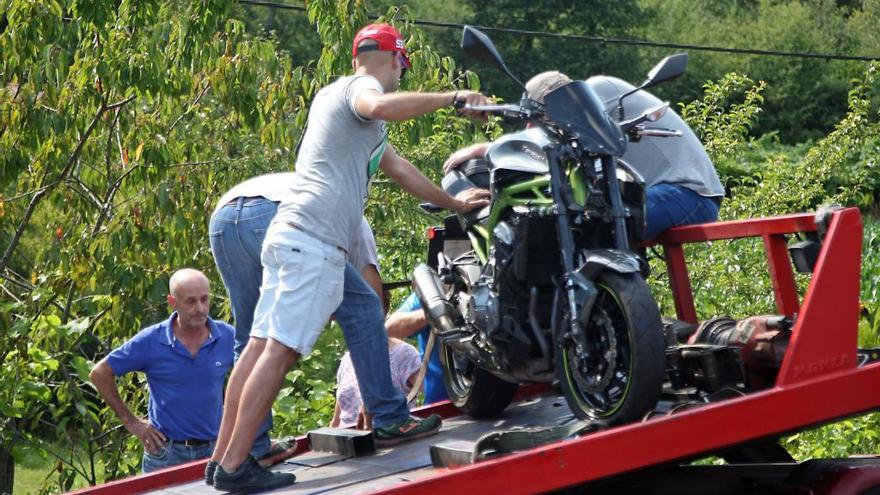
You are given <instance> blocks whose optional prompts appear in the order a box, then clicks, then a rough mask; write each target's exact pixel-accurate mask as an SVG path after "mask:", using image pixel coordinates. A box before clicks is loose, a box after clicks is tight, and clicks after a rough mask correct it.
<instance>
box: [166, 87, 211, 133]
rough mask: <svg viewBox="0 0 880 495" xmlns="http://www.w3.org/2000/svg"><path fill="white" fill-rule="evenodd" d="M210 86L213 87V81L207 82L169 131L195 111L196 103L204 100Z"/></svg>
mask: <svg viewBox="0 0 880 495" xmlns="http://www.w3.org/2000/svg"><path fill="white" fill-rule="evenodd" d="M210 87H211V81H208V82H207V83H205V87H204V88H202V91H201V92H200V93H199V95H198V96H196V99H195V100H193V102H192V103H190V104H189V105H188V106H187V107H186V110H184V112H183V113H182V114H180V116H179V117H177V118H176V119H174V122H173V123H172V124H171V127H169V128H168V131H169V132H170V131H172V130H173V129H174V128H175V127H177V124H178V123H180V121H181V120H182V119H183V118H184V117H186V116H187V115H189V114H190V112H192V111H193V109H194V108H195V107H196V105H198V104H199V102H200V101H201V100H202V97H203V96H205V94H206V93H207V92H208V89H209V88H210Z"/></svg>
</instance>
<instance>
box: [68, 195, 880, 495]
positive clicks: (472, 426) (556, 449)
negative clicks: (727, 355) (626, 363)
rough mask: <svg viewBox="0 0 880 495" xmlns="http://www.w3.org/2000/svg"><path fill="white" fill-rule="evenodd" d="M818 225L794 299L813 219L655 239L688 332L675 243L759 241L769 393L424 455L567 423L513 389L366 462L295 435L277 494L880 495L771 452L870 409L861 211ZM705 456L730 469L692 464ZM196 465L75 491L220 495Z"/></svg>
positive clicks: (666, 406) (865, 469) (750, 223)
mask: <svg viewBox="0 0 880 495" xmlns="http://www.w3.org/2000/svg"><path fill="white" fill-rule="evenodd" d="M827 219H828V222H827V232H826V233H825V235H824V239H823V240H822V242H821V246H820V247H819V249H818V251H817V257H816V258H815V259H814V263H813V264H812V266H813V269H812V276H811V278H810V281H809V286H808V287H807V289H806V292H805V293H804V295H803V298H802V299H801V298H800V297H799V295H798V291H797V286H796V279H795V275H794V270H793V268H792V259H791V257H790V253H789V243H788V239H789V237H790V236H791V235H792V234H796V233H813V232H816V230H817V225H816V218H815V216H814V215H813V214H795V215H787V216H780V217H773V218H765V219H753V220H741V221H730V222H718V223H713V224H704V225H696V226H688V227H681V228H676V229H672V230H670V231H668V232H667V233H665V234H664V235H663V236H662V237H661V238H660V239H658V240H657V244H658V245H659V246H660V247H661V248H662V250H663V253H664V257H665V261H666V264H667V269H668V274H669V280H670V283H671V289H672V293H673V295H674V299H675V307H676V312H677V316H678V319H679V320H682V321H685V322H691V323H697V313H696V310H695V306H694V294H693V293H692V289H691V282H690V277H689V274H688V269H687V264H686V261H685V251H684V246H685V245H687V244H691V243H700V242H708V241H721V240H726V239H741V238H749V237H752V238H761V239H762V241H763V247H764V251H765V253H766V259H767V265H768V268H769V276H770V280H771V281H772V285H773V291H774V296H775V301H776V307H777V311H778V313H779V314H780V315H786V316H789V317H792V318H793V319H794V322H795V323H794V326H793V328H792V329H791V335H790V338H789V341H788V345H787V348H786V350H785V354H784V356H783V358H782V362H781V365H780V367H779V369H778V373H777V374H776V379H775V383H774V384H773V385H772V386H770V387H768V388H765V389H762V390H760V391H756V392H751V393H746V394H741V395H737V396H732V397H730V398H726V399H723V400H718V401H711V402H707V403H702V404H697V405H689V406H688V407H677V405H676V404H670V403H664V402H663V401H661V404H660V405H659V406H658V410H657V411H656V412H655V414H652V415H650V417H648V418H647V419H645V420H644V421H642V422H639V423H633V424H627V425H623V426H617V427H614V428H609V429H603V430H599V431H595V432H592V433H588V434H585V435H582V436H578V437H575V438H569V439H564V440H560V441H556V442H552V443H548V444H545V445H541V446H538V447H534V448H530V449H527V450H523V451H519V452H515V453H511V454H508V455H501V456H497V457H491V458H488V459H485V460H482V461H480V462H475V463H472V464H466V465H460V466H452V467H448V466H447V467H435V465H434V464H435V463H436V459H435V460H434V463H432V456H431V454H430V451H431V450H432V449H431V447H432V446H435V447H436V446H437V445H438V444H445V445H455V444H456V442H458V443H459V444H463V445H467V442H472V441H473V440H475V439H476V438H478V437H480V436H483V435H485V434H486V433H488V432H493V431H511V430H516V429H517V428H520V429H522V428H529V427H531V428H534V427H541V426H547V425H562V424H564V423H565V422H566V421H569V420H570V419H571V418H570V416H571V414H570V411H568V409H567V407H566V406H565V403H564V401H563V400H562V399H561V398H560V397H558V396H557V394H556V393H555V392H554V391H553V390H552V389H547V388H534V387H522V388H521V392H520V396H519V398H518V399H517V402H515V403H514V404H512V405H511V406H509V407H508V408H507V409H506V410H505V411H504V412H503V413H502V414H501V415H500V416H499V417H498V418H495V419H492V420H481V421H477V420H474V419H471V418H469V417H466V416H462V415H460V413H459V412H458V411H457V410H456V409H455V408H454V407H453V406H452V405H451V404H450V403H448V402H443V403H438V404H434V405H431V406H426V407H423V408H421V409H418V410H416V411H415V414H419V415H426V414H431V413H439V414H441V415H442V416H444V417H445V418H446V419H445V422H444V427H443V430H442V431H441V432H440V433H439V434H438V435H436V436H433V437H429V438H425V439H422V440H419V441H415V442H412V443H409V444H404V445H401V446H398V447H395V448H393V449H383V450H379V451H377V452H374V453H369V454H368V455H361V454H358V453H357V452H338V451H337V452H321V451H318V450H312V449H310V448H309V441H308V437H302V438H300V439H299V443H300V448H301V451H302V452H303V453H302V454H300V455H297V456H295V457H293V458H291V459H288V460H286V461H284V462H283V463H281V464H278V465H276V466H275V467H274V468H273V469H276V470H282V471H292V472H295V473H296V475H297V478H298V480H297V483H296V484H294V485H292V486H290V487H288V488H285V489H280V490H277V491H275V492H273V493H279V494H294V493H296V494H299V493H334V494H337V493H374V494H387V495H390V494H435V493H436V494H443V495H448V494H455V495H463V494H482V493H503V494H505V495H513V494H518V493H523V494H525V493H547V492H563V493H584V494H611V493H613V494H615V495H619V494H621V493H651V494H667V493H668V494H673V493H675V494H710V493H711V494H728V493H731V494H732V493H739V494H742V493H746V494H805V495H806V494H815V495H831V494H833V495H849V494H875V493H880V458H878V457H873V456H866V457H859V458H847V459H815V460H810V461H806V462H802V463H798V462H795V461H794V460H793V459H791V458H790V457H789V456H788V454H787V453H786V452H785V451H784V449H782V448H781V447H779V444H778V443H777V439H778V438H780V437H781V436H784V435H789V434H792V433H795V432H798V431H801V430H805V429H809V428H813V427H816V426H818V425H821V424H824V423H829V422H833V421H835V420H839V419H841V418H845V417H851V416H856V415H860V414H865V413H868V412H871V411H873V410H877V409H880V387H878V384H880V363H877V362H876V361H875V358H876V356H872V355H870V354H867V355H866V354H865V353H861V354H860V353H859V352H858V349H857V337H858V319H859V283H860V282H859V281H860V268H861V245H862V221H861V217H860V214H859V211H858V210H857V209H855V208H847V209H840V210H837V211H834V212H833V213H830V214H829V216H828V217H827ZM875 387H876V388H875ZM435 450H436V449H435ZM712 455H714V456H718V457H720V458H723V459H725V460H727V461H728V462H727V463H726V464H723V465H696V464H693V463H692V461H693V460H695V459H700V458H704V457H706V456H712ZM446 464H449V463H446ZM204 465H205V461H196V462H193V463H190V464H185V465H181V466H177V467H172V468H168V469H165V470H162V471H159V472H155V473H151V474H147V475H142V476H135V477H132V478H127V479H123V480H119V481H114V482H111V483H107V484H104V485H100V486H94V487H90V488H86V489H82V490H79V491H76V492H73V493H75V494H80V495H84V494H92V495H118V494H135V493H153V494H164V495H172V494H178V495H183V494H189V495H196V494H212V493H217V492H216V491H215V490H214V489H213V488H212V487H209V486H207V485H205V484H204V482H203V481H202V479H201V478H202V475H203V472H204Z"/></svg>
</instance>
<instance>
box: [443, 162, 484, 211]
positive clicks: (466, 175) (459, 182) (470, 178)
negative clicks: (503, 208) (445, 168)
mask: <svg viewBox="0 0 880 495" xmlns="http://www.w3.org/2000/svg"><path fill="white" fill-rule="evenodd" d="M440 184H441V186H442V187H443V190H444V191H446V192H448V193H449V194H450V195H452V196H455V195H457V194H459V193H460V192H462V191H466V190H468V189H476V188H483V189H488V187H489V162H487V161H486V160H469V161H467V162H465V163H464V164H462V165H461V166H460V167H458V168H456V169H454V170H452V171H451V172H449V173H448V174H446V176H445V177H443V181H442V182H441V183H440ZM490 211H491V205H487V206H485V207H483V208H478V209H476V210H472V211H470V212H468V213H465V214H464V215H462V217H464V220H465V222H466V223H467V225H473V224H475V223H479V222H482V221H483V220H485V219H487V218H489V212H490Z"/></svg>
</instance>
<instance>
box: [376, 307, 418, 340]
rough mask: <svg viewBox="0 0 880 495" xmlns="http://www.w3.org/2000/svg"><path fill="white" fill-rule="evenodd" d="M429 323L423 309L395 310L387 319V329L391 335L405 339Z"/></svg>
mask: <svg viewBox="0 0 880 495" xmlns="http://www.w3.org/2000/svg"><path fill="white" fill-rule="evenodd" d="M427 324H428V320H427V318H425V312H424V311H423V310H421V309H416V310H413V311H395V312H394V313H393V314H392V315H391V316H389V317H388V319H387V320H385V329H386V330H388V336H389V337H395V338H398V339H405V338H407V337H409V336H410V335H412V334H414V333H416V332H418V331H419V330H421V329H422V327H424V326H425V325H427Z"/></svg>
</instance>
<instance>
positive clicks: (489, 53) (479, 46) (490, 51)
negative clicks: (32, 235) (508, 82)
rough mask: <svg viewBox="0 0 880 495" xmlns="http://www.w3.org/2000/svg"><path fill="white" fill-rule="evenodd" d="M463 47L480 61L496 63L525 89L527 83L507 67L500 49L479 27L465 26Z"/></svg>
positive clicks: (462, 36)
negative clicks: (499, 51)
mask: <svg viewBox="0 0 880 495" xmlns="http://www.w3.org/2000/svg"><path fill="white" fill-rule="evenodd" d="M461 48H462V50H464V53H465V54H467V56H469V57H471V58H473V59H475V60H479V61H480V62H487V63H490V64H492V65H494V66H495V67H497V68H498V69H500V70H501V71H502V72H504V73H505V74H507V76H508V77H510V78H511V79H513V80H514V81H515V82H516V83H517V84H519V85H520V87H522V88H523V89H525V85H524V84H523V83H522V81H520V80H519V79H517V78H516V76H514V75H513V73H512V72H510V69H508V68H507V65H505V63H504V59H502V58H501V54H500V53H498V49H496V48H495V44H494V43H492V40H491V39H489V37H488V36H486V35H485V34H484V33H483V32H482V31H480V30H479V29H477V28H475V27H473V26H465V27H464V30H463V31H462V33H461Z"/></svg>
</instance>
